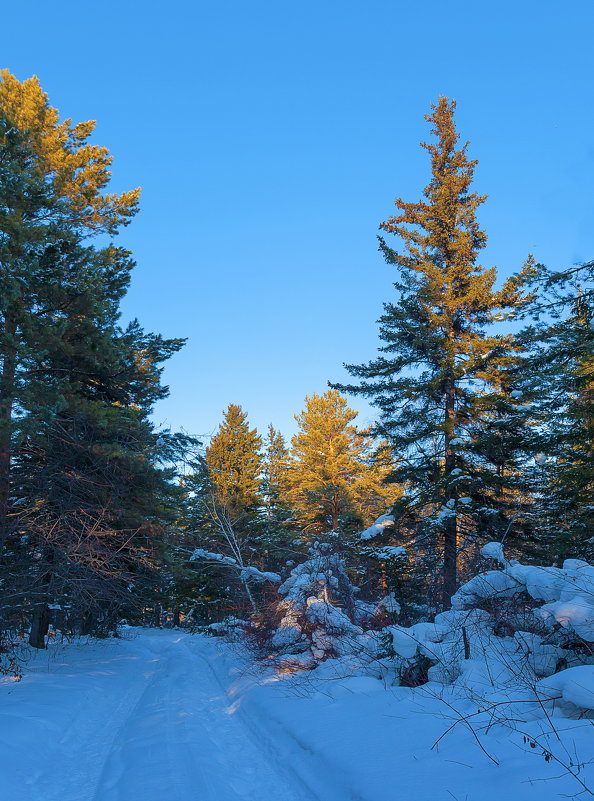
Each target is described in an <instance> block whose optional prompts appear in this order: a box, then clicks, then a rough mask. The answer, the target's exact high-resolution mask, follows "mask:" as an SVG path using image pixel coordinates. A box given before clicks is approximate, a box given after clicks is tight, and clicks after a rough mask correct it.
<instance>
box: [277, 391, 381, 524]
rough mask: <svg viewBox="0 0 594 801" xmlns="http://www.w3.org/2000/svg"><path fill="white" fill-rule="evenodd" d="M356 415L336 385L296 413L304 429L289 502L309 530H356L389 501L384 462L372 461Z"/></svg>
mask: <svg viewBox="0 0 594 801" xmlns="http://www.w3.org/2000/svg"><path fill="white" fill-rule="evenodd" d="M356 417H357V412H355V411H354V410H353V409H351V408H349V406H348V404H347V401H346V399H345V398H344V397H343V396H342V395H341V394H340V393H339V392H338V391H337V390H335V389H330V390H327V391H326V392H325V393H324V394H323V395H317V394H315V393H314V394H313V395H311V396H309V397H307V398H306V399H305V409H304V410H303V412H302V413H301V414H300V415H296V416H295V419H296V420H297V422H298V424H299V429H300V430H299V432H298V433H297V434H296V435H295V436H294V437H293V439H292V441H291V457H292V470H291V484H292V488H291V492H290V495H289V500H290V503H291V506H292V508H293V514H294V516H295V520H296V522H297V524H298V525H299V526H300V527H301V528H302V529H303V530H304V531H306V532H309V533H312V534H316V533H323V532H329V531H335V532H338V531H339V530H340V531H342V533H344V532H345V531H352V530H354V529H356V528H358V527H360V526H361V525H362V524H367V523H368V522H371V519H373V517H377V515H378V514H379V513H380V512H382V511H384V509H385V506H386V504H387V503H388V501H387V498H388V495H389V492H390V490H388V489H387V488H386V486H385V485H384V484H383V478H384V476H385V475H386V473H387V470H386V468H385V464H384V463H383V462H376V461H375V460H374V458H373V453H372V448H371V442H370V439H369V437H368V436H366V435H365V433H364V432H361V431H359V430H358V429H357V427H356V426H355V425H353V421H354V420H355V418H356ZM391 491H392V492H393V490H391Z"/></svg>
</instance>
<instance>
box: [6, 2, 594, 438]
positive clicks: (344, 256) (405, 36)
mask: <svg viewBox="0 0 594 801" xmlns="http://www.w3.org/2000/svg"><path fill="white" fill-rule="evenodd" d="M593 25H594V6H592V4H591V2H589V0H587V1H584V2H581V1H580V0H577V2H573V3H567V4H559V3H557V2H547V0H544V1H543V0H540V2H532V0H527V1H526V2H517V0H516V2H513V3H512V2H509V1H508V0H498V2H497V3H478V2H459V3H457V4H446V3H443V2H436V1H435V0H429V1H428V2H423V3H412V2H400V1H399V0H392V2H387V1H385V0H367V1H366V2H351V0H341V2H334V0H331V1H330V2H325V1H324V0H318V2H311V0H302V2H300V3H283V2H278V0H276V2H273V1H272V0H265V1H263V0H252V2H250V3H246V2H245V0H244V2H240V1H239V0H229V1H228V2H225V3H217V4H213V3H208V4H206V3H202V2H186V1H185V0H184V2H171V3H168V4H156V3H150V2H146V1H145V2H142V3H141V2H136V0H132V1H131V2H124V3H119V2H118V3H116V2H114V0H107V1H105V0H104V2H102V3H101V4H99V3H90V4H81V3H79V2H76V3H74V2H69V1H68V2H58V3H47V2H43V3H42V2H33V3H27V4H11V5H10V6H8V4H6V6H5V7H4V8H3V9H2V27H3V33H4V36H3V45H2V65H3V66H5V67H8V68H9V69H10V70H11V71H12V72H14V73H15V74H16V75H17V76H18V77H19V78H21V79H23V78H26V77H28V76H30V75H31V74H33V73H35V74H37V75H38V76H39V78H40V80H41V83H42V86H43V87H44V88H45V89H46V91H47V92H48V93H49V94H50V98H51V100H52V103H53V104H54V105H55V106H56V107H57V108H58V109H59V110H60V111H61V113H62V114H63V115H64V116H68V117H72V118H73V119H74V120H75V121H80V120H84V119H96V120H98V127H97V133H96V141H97V142H100V143H101V144H105V145H107V146H108V147H109V148H110V150H111V151H112V153H113V154H114V158H115V161H114V170H113V173H114V179H113V185H114V187H115V188H117V189H127V188H132V187H135V186H138V185H140V186H142V188H143V196H142V205H141V212H140V214H139V215H138V217H137V218H136V220H135V221H134V222H133V224H132V225H131V226H130V227H129V228H127V229H125V230H124V231H123V233H122V234H121V235H120V237H119V240H120V242H121V244H123V245H125V246H127V247H129V248H130V249H131V250H132V251H133V252H134V254H135V257H136V259H137V261H138V267H137V270H136V273H135V276H134V282H133V286H132V288H131V291H130V293H129V296H128V298H127V300H126V302H125V306H124V314H125V316H126V317H130V316H138V317H139V319H140V320H141V322H142V323H143V324H144V326H145V327H146V328H149V329H152V330H155V331H159V332H161V333H163V334H164V335H167V336H187V337H188V338H189V341H188V344H187V346H186V348H185V349H184V351H183V352H182V353H180V354H178V355H177V356H176V357H174V359H173V360H172V361H171V363H170V365H169V366H168V368H167V370H166V376H165V377H166V380H167V382H168V383H169V385H170V387H171V397H170V399H168V400H167V401H164V402H162V403H161V404H160V405H159V407H158V408H157V410H156V420H157V422H158V423H160V424H161V423H162V424H165V425H171V426H173V427H174V428H177V427H183V428H184V429H185V430H186V431H189V432H192V433H207V432H211V431H213V430H214V429H215V428H216V426H217V425H218V422H219V420H220V415H221V412H222V410H223V409H224V408H225V407H226V406H227V405H228V404H229V403H230V402H233V403H240V404H242V405H243V407H244V408H245V409H246V410H247V411H248V413H249V416H250V420H251V421H252V422H253V423H254V424H256V425H257V426H258V427H259V428H261V429H264V428H265V427H266V425H267V424H268V422H273V423H274V424H275V425H276V426H277V427H278V428H280V429H281V430H282V431H284V432H285V433H287V434H291V433H292V432H293V431H294V428H295V423H294V420H293V414H294V413H295V412H299V411H300V409H301V408H302V405H303V398H304V396H305V395H306V394H308V393H312V392H322V391H324V390H325V388H326V382H327V380H328V379H332V380H342V379H344V378H345V377H346V375H345V373H344V371H343V369H342V367H341V365H342V363H343V362H344V361H350V362H354V363H357V362H360V361H366V360H368V359H370V358H372V357H373V356H374V354H375V350H376V347H377V325H376V323H375V321H376V320H377V318H378V316H379V314H380V313H381V304H382V302H383V301H385V300H390V299H391V298H392V297H393V290H392V279H393V278H394V275H393V272H392V270H393V268H391V267H389V266H388V265H386V264H385V263H384V262H383V261H382V259H381V257H380V254H379V253H378V252H377V243H376V239H375V237H376V234H377V226H378V224H379V223H380V222H381V221H382V220H384V219H386V218H387V217H388V216H390V215H391V213H392V210H393V198H394V197H396V196H402V197H404V198H405V199H407V200H414V199H417V198H418V197H419V195H420V192H421V189H422V188H423V186H424V185H425V183H426V181H427V175H428V167H427V158H426V154H425V153H424V152H423V151H422V150H421V148H419V146H418V143H419V141H420V140H421V139H424V138H426V135H427V130H428V126H427V123H426V122H425V120H424V118H423V115H424V114H425V113H426V112H427V111H428V108H429V104H430V103H431V102H434V101H435V100H436V99H437V97H438V96H439V95H440V94H445V95H448V96H450V97H454V98H456V99H457V101H458V114H457V119H458V128H459V130H460V132H461V134H462V135H463V136H464V137H465V138H467V139H469V140H470V141H471V149H470V153H471V155H472V156H473V157H476V158H478V159H479V166H478V168H477V171H476V184H475V185H476V189H477V191H479V192H481V193H485V194H488V195H489V200H488V201H487V203H486V204H485V206H483V209H482V212H481V217H480V219H481V222H482V224H483V226H484V227H485V228H486V230H487V232H488V234H489V245H488V248H487V250H486V252H485V256H484V263H485V264H486V265H489V266H490V265H491V264H496V265H498V266H499V268H500V270H501V274H502V275H507V274H509V273H510V272H512V271H513V270H515V269H518V268H519V267H520V266H521V264H522V262H523V261H524V259H525V257H526V255H527V254H528V253H529V252H532V253H534V255H535V256H536V258H537V259H538V260H540V261H543V262H545V263H547V264H549V265H550V266H554V267H563V266H565V265H568V264H571V263H573V262H575V261H578V260H585V259H592V258H594V224H593V223H594V219H593V218H594V102H593V101H594V97H593V95H594V81H593V79H592V78H593V75H592V73H593V70H592V65H591V41H590V39H591V35H592V30H593ZM7 33H8V35H7ZM353 406H354V407H355V408H357V409H360V410H361V412H362V414H361V422H364V421H365V420H367V419H369V417H370V415H371V414H372V412H371V411H370V410H369V408H368V407H366V406H365V405H364V404H362V403H360V402H353Z"/></svg>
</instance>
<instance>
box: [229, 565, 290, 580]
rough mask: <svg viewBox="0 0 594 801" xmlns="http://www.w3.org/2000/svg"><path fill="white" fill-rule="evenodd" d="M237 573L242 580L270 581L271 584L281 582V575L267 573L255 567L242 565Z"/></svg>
mask: <svg viewBox="0 0 594 801" xmlns="http://www.w3.org/2000/svg"><path fill="white" fill-rule="evenodd" d="M239 575H240V577H241V578H242V579H243V580H244V581H245V580H246V579H252V580H253V581H258V582H262V581H271V582H272V583H273V584H280V582H281V577H280V576H279V574H278V573H269V572H266V571H263V570H259V569H258V568H257V567H251V566H250V567H242V568H241V571H240V573H239Z"/></svg>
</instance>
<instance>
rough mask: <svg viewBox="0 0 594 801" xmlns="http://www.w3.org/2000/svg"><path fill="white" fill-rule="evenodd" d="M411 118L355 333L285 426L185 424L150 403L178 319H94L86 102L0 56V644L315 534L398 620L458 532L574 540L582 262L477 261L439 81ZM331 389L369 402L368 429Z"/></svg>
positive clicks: (38, 637)
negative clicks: (373, 329)
mask: <svg viewBox="0 0 594 801" xmlns="http://www.w3.org/2000/svg"><path fill="white" fill-rule="evenodd" d="M427 120H428V122H429V124H430V126H431V127H430V133H431V139H430V141H429V142H428V143H423V144H422V147H423V148H424V149H425V150H426V152H427V154H428V157H429V162H430V168H431V178H430V182H429V184H428V185H427V186H426V187H425V189H424V190H423V193H422V198H421V200H419V201H416V202H409V201H405V200H403V199H400V198H398V199H397V200H396V201H395V205H396V212H395V214H394V216H392V217H389V218H388V219H387V220H386V221H385V222H383V223H382V224H381V225H380V231H381V234H380V238H379V247H380V250H381V252H382V254H383V256H384V258H385V260H386V261H387V263H388V265H389V266H390V268H391V269H393V270H394V278H395V284H394V287H395V292H394V296H393V298H392V299H391V300H389V301H388V302H387V303H386V304H385V306H384V311H383V314H382V316H381V317H380V320H379V336H380V341H381V347H380V349H379V355H377V356H376V357H375V358H373V359H372V360H371V361H369V362H368V363H366V364H363V365H348V366H347V367H348V370H349V373H350V375H351V381H350V383H343V384H340V383H334V384H331V385H330V389H328V390H327V391H325V392H323V393H321V394H313V395H311V396H310V397H309V398H307V399H306V405H305V409H304V410H303V412H302V413H301V414H300V415H298V416H297V422H298V425H299V430H298V433H297V434H296V435H295V436H294V437H293V438H292V440H291V442H290V443H289V444H287V443H286V441H285V440H284V438H283V436H282V434H281V433H280V432H279V431H277V430H276V429H274V428H273V427H272V426H271V427H270V428H269V430H268V432H267V434H266V436H265V437H261V436H260V434H258V432H257V431H256V430H254V429H252V428H251V427H250V426H249V423H248V420H247V415H246V413H245V412H244V411H243V410H242V409H241V407H240V406H238V405H235V404H232V405H230V406H229V408H228V409H227V411H226V413H225V416H224V420H223V422H222V424H221V426H220V429H219V430H218V432H217V433H216V435H215V436H214V437H213V438H212V440H211V441H210V443H209V444H208V446H207V447H205V448H203V447H202V446H201V444H200V443H198V442H197V441H196V440H195V439H194V438H192V437H189V436H187V435H185V434H183V433H180V432H172V431H169V430H157V429H156V428H155V425H154V423H153V422H152V419H151V412H152V410H153V408H154V405H155V403H156V402H158V401H159V400H160V399H162V398H164V397H166V396H167V394H168V388H167V387H166V386H164V385H163V383H162V380H161V374H162V370H163V366H164V364H165V362H166V361H167V359H169V358H170V357H171V356H172V355H173V354H175V353H176V352H177V351H178V350H179V349H180V348H182V347H183V344H184V340H183V339H181V338H176V339H165V338H163V337H162V336H160V335H159V334H154V333H151V332H147V331H145V330H144V329H143V328H142V326H141V324H140V323H139V322H138V321H136V320H134V321H133V322H131V323H129V324H126V325H123V324H122V322H121V319H120V304H121V301H122V299H123V297H124V296H125V293H126V291H127V288H128V285H129V281H130V275H131V271H132V269H133V268H134V266H135V265H134V260H133V256H132V254H131V253H130V252H128V251H127V250H126V249H125V248H122V247H121V246H118V245H117V244H116V243H115V242H116V237H117V235H118V233H119V232H120V231H121V230H122V229H123V228H124V227H125V226H126V225H128V223H129V222H130V221H131V219H132V218H133V217H134V215H135V214H136V212H137V211H138V204H139V194H140V193H139V190H132V191H129V192H124V193H122V194H117V193H111V192H109V180H110V165H111V161H112V159H111V155H110V153H109V151H108V150H107V149H106V148H104V147H101V146H98V145H96V144H94V143H93V142H92V141H91V136H92V133H93V129H94V123H93V122H84V123H78V124H73V123H72V121H71V120H61V119H60V116H59V114H58V112H57V110H56V109H54V108H53V107H52V106H51V105H50V103H49V100H48V97H47V95H46V94H45V93H44V91H43V90H42V88H41V86H40V84H39V81H38V80H37V78H31V79H29V80H25V81H23V82H21V81H19V80H17V78H15V76H13V75H12V74H10V72H8V71H6V70H5V71H2V73H1V74H0V273H1V282H0V588H1V590H0V592H1V605H0V631H1V632H2V634H1V637H2V640H1V642H0V648H4V649H5V650H6V652H7V653H8V648H9V641H10V638H11V637H12V636H13V635H14V633H15V632H20V633H21V634H22V633H23V632H28V636H29V639H30V642H31V643H32V644H33V645H35V646H37V647H43V645H44V643H45V637H46V635H47V633H48V629H49V626H50V625H51V624H52V623H53V624H54V625H56V626H59V627H60V628H62V630H71V631H77V632H86V633H95V634H98V633H106V632H109V631H112V630H114V627H115V626H116V624H117V621H118V620H120V619H121V618H122V617H125V618H129V619H132V620H136V621H139V622H142V621H147V620H158V619H159V610H160V609H168V610H173V613H174V616H175V619H176V620H178V619H181V617H182V614H183V615H186V616H189V618H190V619H194V620H211V619H213V618H217V617H220V616H222V615H224V614H228V613H229V612H230V610H233V609H235V610H241V609H243V608H244V607H245V608H247V607H246V605H247V606H249V605H250V604H256V603H257V602H258V601H261V600H263V601H265V600H266V594H267V593H270V592H272V591H273V590H272V588H271V587H269V586H268V583H267V581H266V579H265V578H264V579H263V578H262V576H266V574H267V573H268V574H269V575H271V574H273V573H274V574H275V575H276V574H277V573H282V572H283V570H286V569H287V567H290V566H291V565H292V564H294V563H295V561H299V560H300V559H303V558H305V555H306V553H307V552H308V549H309V548H311V546H312V543H314V542H317V541H322V540H323V541H324V542H326V543H331V544H332V547H334V548H336V549H342V550H343V551H344V553H345V554H347V555H348V558H347V563H348V565H349V569H350V570H351V572H352V573H353V574H356V576H357V579H358V583H359V584H360V585H361V586H362V587H363V592H369V594H370V595H371V594H372V593H377V592H378V591H380V590H381V592H383V593H384V594H386V593H389V592H392V591H398V593H399V594H400V596H401V597H403V598H404V599H405V600H406V599H408V614H409V615H410V617H411V618H412V617H414V616H415V614H416V615H422V614H425V613H426V612H427V610H430V609H438V608H441V607H447V605H448V603H449V599H450V597H451V595H452V593H453V592H454V591H455V588H456V586H457V584H458V582H459V581H460V580H461V579H463V578H464V577H465V576H466V575H467V574H468V572H469V571H470V570H471V569H472V567H473V564H472V563H473V559H474V558H475V554H476V552H477V550H478V548H477V546H478V545H480V544H481V543H483V542H486V541H492V540H498V541H500V542H504V543H505V545H506V548H507V551H508V553H511V554H512V555H513V554H514V553H516V554H518V555H519V554H523V555H524V556H525V557H526V558H528V559H530V558H532V559H538V560H540V561H543V560H547V559H548V560H549V561H555V560H560V559H563V558H564V557H566V556H569V555H571V556H577V557H581V558H586V559H587V558H591V556H592V545H593V542H594V537H592V535H591V529H592V522H593V520H592V517H593V511H594V504H593V503H592V481H593V472H594V422H593V421H594V414H593V408H592V400H593V397H594V396H593V389H592V386H593V384H592V380H593V378H592V377H593V365H594V358H593V355H594V354H593V329H592V308H593V307H592V293H593V284H592V279H593V268H594V263H586V264H581V265H575V266H571V267H568V268H567V269H564V270H562V271H553V270H550V269H548V268H547V267H546V266H545V265H543V264H541V263H539V262H537V261H536V260H535V258H533V257H532V256H528V257H527V259H526V262H525V264H524V265H523V266H521V267H520V268H519V269H518V270H517V271H516V272H515V273H513V274H512V275H511V277H509V278H508V279H507V280H506V281H504V282H503V283H500V282H498V280H497V274H496V270H495V269H494V268H491V267H485V266H483V265H482V264H481V263H480V258H479V257H480V254H481V251H482V250H483V249H484V247H485V245H486V242H487V236H486V233H485V232H484V231H483V230H482V229H481V227H480V225H479V223H478V220H477V213H478V211H479V209H480V206H481V205H482V204H483V203H484V201H485V199H486V197H485V196H482V195H479V194H477V193H476V192H475V191H474V189H473V175H474V169H475V167H476V161H475V160H473V159H471V158H470V157H469V155H468V148H469V145H468V143H462V142H461V141H460V137H459V134H458V132H457V131H456V126H455V102H454V101H451V100H449V99H447V98H440V99H439V101H438V102H437V103H436V104H435V105H434V106H432V108H431V113H430V114H429V115H428V116H427ZM345 355H347V356H348V354H345ZM345 394H346V395H348V394H354V395H358V396H361V397H364V398H367V399H368V400H369V401H370V402H371V404H372V405H373V406H374V407H375V409H376V410H377V419H376V422H375V423H374V425H373V426H372V427H371V428H370V429H366V430H361V429H359V428H357V426H356V425H355V423H354V420H355V417H356V414H355V412H354V411H353V410H352V409H350V408H349V406H348V402H347V400H346V398H345ZM385 512H388V513H389V515H388V517H387V518H383V522H382V524H381V525H378V526H377V527H376V529H377V530H376V531H375V533H374V534H373V537H372V536H371V535H369V536H366V537H363V538H362V537H361V530H362V529H367V528H368V527H369V526H370V524H371V523H372V522H373V519H374V518H375V517H377V516H378V515H381V514H382V513H385ZM403 549H405V552H406V559H404V558H403V553H404V550H403ZM196 550H198V551H199V552H201V554H202V555H201V557H200V558H196V559H192V558H191V557H192V554H193V553H194V552H195V551H196ZM205 554H206V556H205ZM208 554H210V556H208ZM225 559H226V560H228V561H226V562H225V561H224V560H225ZM229 560H230V561H229Z"/></svg>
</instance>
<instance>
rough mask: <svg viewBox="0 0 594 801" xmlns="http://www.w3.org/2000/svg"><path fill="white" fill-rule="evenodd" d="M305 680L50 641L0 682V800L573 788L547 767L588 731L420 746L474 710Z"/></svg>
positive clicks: (415, 794) (152, 641) (560, 792)
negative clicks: (546, 740)
mask: <svg viewBox="0 0 594 801" xmlns="http://www.w3.org/2000/svg"><path fill="white" fill-rule="evenodd" d="M315 673H317V671H316V672H314V674H311V677H310V678H304V676H305V674H302V677H301V678H300V679H298V680H297V681H295V679H287V678H282V677H280V678H278V679H275V678H274V677H273V676H272V675H270V676H268V677H267V678H266V677H263V676H262V674H259V673H258V672H257V671H256V670H254V669H250V670H247V669H246V663H245V661H244V660H243V659H242V657H241V655H240V654H239V653H237V652H236V651H235V650H234V647H233V646H231V645H228V644H225V643H223V642H222V641H221V640H219V639H213V638H207V637H203V636H199V635H190V634H187V633H184V632H180V631H174V630H167V631H158V630H150V629H145V630H132V631H130V633H129V635H127V637H126V639H121V640H109V641H106V642H93V643H90V644H82V643H81V644H70V645H65V646H56V645H53V646H52V647H51V648H50V650H49V651H48V652H43V653H39V654H36V655H35V657H34V659H33V660H32V661H31V663H30V664H29V665H28V667H27V672H26V675H25V677H24V679H23V680H22V681H21V682H20V683H16V682H12V681H9V680H3V681H2V682H1V683H0V798H1V799H2V801H58V800H59V801H315V799H319V800H321V799H323V801H452V799H455V800H456V801H501V799H502V798H505V799H509V801H548V800H549V799H551V801H552V799H560V798H563V797H567V796H568V795H570V796H575V794H576V793H578V792H579V791H580V790H581V789H582V788H581V786H580V785H579V783H578V782H577V781H576V779H575V778H572V777H571V776H569V775H568V773H567V771H566V770H565V769H564V767H563V766H562V765H561V764H560V762H559V761H557V760H558V759H560V760H561V761H564V760H565V761H567V762H568V764H569V763H571V762H573V764H574V765H576V763H578V762H580V760H582V759H586V760H587V759H589V758H590V754H591V753H592V750H593V749H592V744H594V728H593V727H592V725H591V724H592V721H590V720H574V719H567V718H559V719H556V720H555V721H554V723H555V728H557V729H558V731H559V733H560V739H559V740H557V739H556V737H555V736H553V738H552V741H551V750H554V756H555V758H554V759H549V760H546V759H545V758H544V756H543V749H542V748H541V747H540V746H537V747H534V748H532V747H531V745H530V742H529V741H530V739H531V738H533V737H538V736H539V732H541V731H543V730H544V727H543V719H542V716H540V717H538V718H536V717H534V719H531V715H530V713H529V710H525V711H524V709H523V707H522V706H521V705H520V704H519V705H517V708H516V709H515V710H514V714H515V715H519V714H522V715H523V719H522V720H521V722H519V723H518V724H517V728H518V729H519V731H517V732H515V733H512V732H511V730H510V729H509V728H507V727H505V726H503V725H501V724H499V723H496V722H495V723H493V725H492V726H491V727H490V728H489V729H488V731H486V732H485V730H484V728H481V725H480V723H481V718H480V716H478V717H477V718H470V721H468V722H464V721H462V722H460V723H458V724H456V725H455V726H454V728H453V729H452V730H451V731H450V732H449V733H448V734H446V735H445V736H444V737H443V739H441V740H440V742H439V744H438V746H436V747H434V744H435V742H436V741H437V740H439V739H440V737H442V735H444V733H445V732H446V730H447V729H448V728H449V727H450V726H452V724H453V723H454V721H455V720H460V717H459V715H460V714H462V715H464V714H472V713H473V712H475V711H476V702H475V701H473V700H472V699H471V698H464V697H463V696H461V695H460V694H459V692H457V691H456V692H455V691H454V690H453V689H448V688H441V689H439V686H438V685H437V684H435V683H433V682H431V683H430V684H428V685H424V686H423V687H420V688H417V689H414V690H412V689H409V688H406V687H392V686H389V685H387V684H386V682H385V681H382V680H379V679H377V678H372V677H371V676H358V677H353V678H342V679H340V678H332V677H331V676H328V675H325V674H324V673H323V671H320V678H315ZM307 675H308V676H309V675H310V674H307ZM471 726H472V729H471V728H470V727H471ZM524 738H527V742H525V741H524ZM539 742H542V740H539ZM569 766H570V767H571V765H569ZM588 774H589V776H590V782H589V783H590V784H594V782H592V781H591V780H592V779H594V775H593V774H594V771H592V770H591V769H590V768H588V767H586V768H583V769H581V770H580V772H579V777H580V778H582V779H583V780H585V781H586V782H588Z"/></svg>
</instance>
